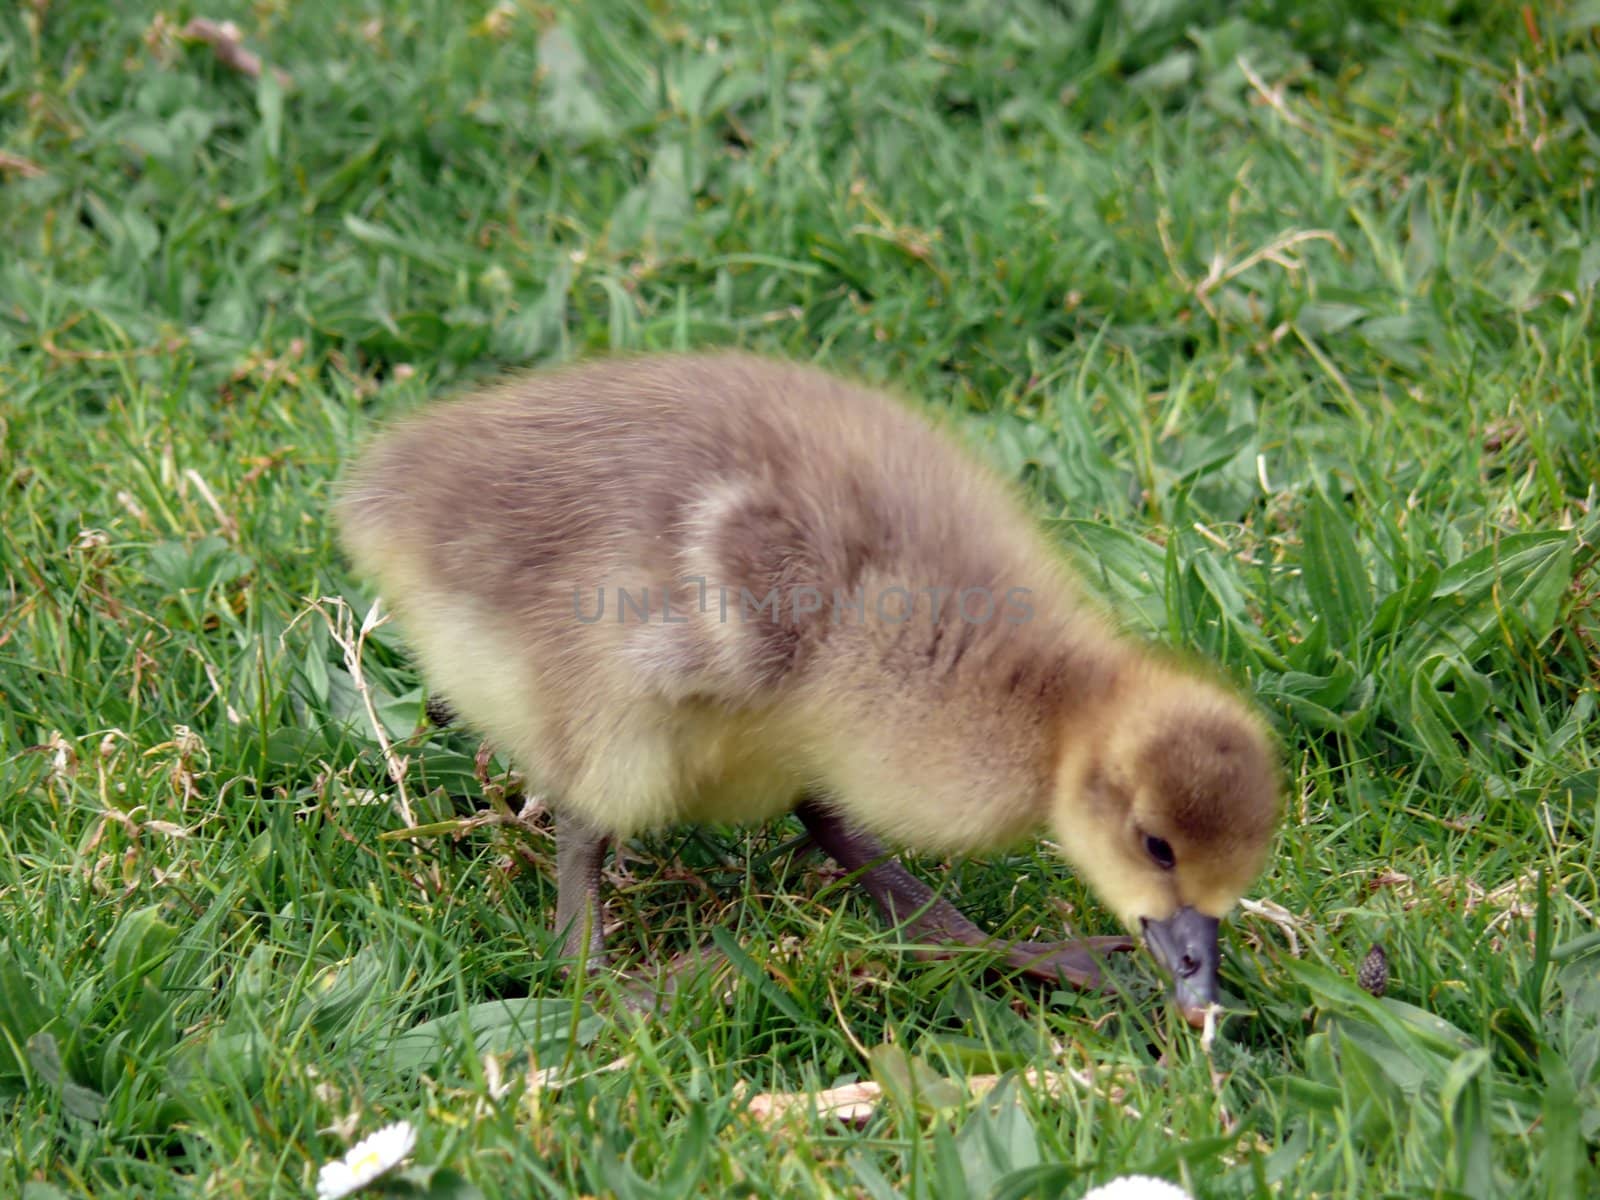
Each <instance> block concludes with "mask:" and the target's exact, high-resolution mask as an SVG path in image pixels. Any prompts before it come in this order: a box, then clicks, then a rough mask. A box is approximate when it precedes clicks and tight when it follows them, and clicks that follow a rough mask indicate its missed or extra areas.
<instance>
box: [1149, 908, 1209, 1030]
mask: <svg viewBox="0 0 1600 1200" xmlns="http://www.w3.org/2000/svg"><path fill="white" fill-rule="evenodd" d="M1139 924H1140V925H1141V926H1142V927H1143V929H1144V940H1145V942H1146V944H1147V945H1149V947H1150V952H1151V953H1152V954H1154V955H1155V956H1156V961H1157V962H1159V963H1160V964H1161V965H1162V967H1164V968H1165V969H1166V971H1167V973H1168V974H1169V975H1171V976H1172V999H1173V1000H1174V1002H1176V1004H1177V1006H1178V1010H1179V1011H1180V1012H1182V1013H1183V1017H1184V1020H1186V1021H1188V1022H1189V1024H1191V1025H1196V1026H1198V1025H1201V1024H1203V1023H1204V1021H1205V1012H1206V1008H1207V1006H1208V1005H1211V1004H1215V1003H1216V1001H1217V966H1218V963H1219V962H1220V960H1221V950H1220V949H1219V947H1218V946H1217V930H1218V928H1219V926H1220V925H1221V922H1220V921H1218V920H1217V918H1216V917H1208V916H1205V915H1204V914H1202V913H1199V912H1196V911H1195V910H1194V909H1192V908H1187V907H1185V908H1180V909H1179V910H1178V911H1177V912H1175V913H1173V914H1172V915H1171V916H1170V917H1168V918H1167V919H1166V920H1165V921H1152V920H1150V919H1149V918H1148V917H1143V918H1141V919H1140V921H1139Z"/></svg>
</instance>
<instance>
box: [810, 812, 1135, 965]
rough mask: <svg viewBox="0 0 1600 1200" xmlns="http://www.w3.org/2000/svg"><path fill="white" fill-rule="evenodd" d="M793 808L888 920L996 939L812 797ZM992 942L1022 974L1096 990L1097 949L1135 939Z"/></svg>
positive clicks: (921, 933) (963, 942) (920, 930)
mask: <svg viewBox="0 0 1600 1200" xmlns="http://www.w3.org/2000/svg"><path fill="white" fill-rule="evenodd" d="M795 811H796V815H797V816H799V818H800V820H801V822H802V823H804V825H805V827H806V830H807V831H808V832H809V833H810V834H811V838H812V840H813V841H814V842H816V844H817V845H818V846H819V847H821V848H822V850H823V851H824V852H825V853H827V854H828V856H829V857H830V858H832V859H833V860H834V861H835V862H837V863H838V864H839V865H840V866H841V867H844V868H845V869H846V870H847V871H853V872H857V873H858V878H859V882H860V883H861V885H862V886H863V887H864V888H866V889H867V892H868V894H869V895H871V897H872V899H873V901H874V902H875V903H876V904H877V906H878V909H879V911H880V912H881V913H882V914H883V916H884V918H885V919H886V920H887V921H888V922H889V924H890V925H893V926H896V927H899V928H901V929H903V930H904V931H905V932H906V933H907V934H908V935H911V936H914V937H916V938H919V939H921V940H924V941H928V942H932V943H935V944H941V943H942V944H944V945H947V946H948V945H956V946H994V945H995V943H994V939H993V937H992V935H990V934H987V933H985V932H984V931H983V930H982V929H980V928H978V926H977V925H975V924H973V922H972V921H971V920H970V919H969V918H968V917H967V916H966V914H964V913H963V912H962V911H961V910H960V909H958V908H957V907H956V906H955V905H953V904H951V903H950V902H949V901H948V900H944V899H941V898H940V897H939V896H938V895H937V894H935V892H934V891H933V889H932V888H930V887H928V885H927V884H925V883H923V882H922V881H921V880H920V879H918V878H917V877H916V876H915V875H913V874H911V872H910V871H907V870H906V869H905V867H904V866H902V865H901V863H900V862H899V860H898V859H896V858H894V857H893V856H892V855H891V854H890V853H889V851H888V849H887V848H886V847H885V846H884V845H883V844H882V843H881V842H879V841H878V840H877V839H876V838H874V837H872V836H871V835H870V834H867V833H863V832H862V831H860V830H858V829H852V828H851V827H850V826H849V825H847V824H846V823H845V822H844V821H843V820H842V819H841V818H840V817H839V816H838V815H836V814H835V813H832V812H830V811H828V809H827V808H825V807H824V806H823V805H821V804H819V803H818V802H817V801H815V800H805V801H802V802H801V804H800V806H799V808H797V809H796V810H795ZM996 948H997V949H1001V950H1002V951H1003V953H1004V960H1005V963H1006V965H1007V966H1009V967H1013V968H1015V969H1016V970H1019V971H1022V972H1024V973H1025V974H1028V975H1031V976H1033V977H1035V978H1037V979H1042V980H1045V981H1047V982H1050V983H1056V982H1059V981H1061V980H1065V981H1066V982H1068V983H1071V984H1073V985H1074V986H1076V987H1080V988H1083V989H1086V990H1096V989H1099V988H1101V987H1102V986H1103V981H1102V978H1101V973H1100V955H1102V954H1105V953H1109V952H1113V951H1121V950H1132V949H1133V948H1134V943H1133V941H1132V939H1130V938H1126V937H1095V938H1084V939H1080V940H1078V941H1072V942H1056V943H1050V942H1012V943H1011V944H1010V945H1008V946H1002V947H996ZM937 953H938V952H937V951H936V952H934V955H932V956H937Z"/></svg>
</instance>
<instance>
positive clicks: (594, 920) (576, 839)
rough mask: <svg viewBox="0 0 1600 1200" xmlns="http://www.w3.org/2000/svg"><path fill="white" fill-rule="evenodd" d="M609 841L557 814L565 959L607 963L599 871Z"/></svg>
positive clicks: (559, 919)
mask: <svg viewBox="0 0 1600 1200" xmlns="http://www.w3.org/2000/svg"><path fill="white" fill-rule="evenodd" d="M609 841H610V839H608V838H607V837H606V835H605V834H603V833H600V832H599V831H597V830H595V829H591V828H590V827H589V826H588V825H586V824H584V823H583V822H582V821H580V820H579V819H578V818H576V817H573V816H569V815H567V814H565V813H562V812H559V811H558V812H557V813H556V926H555V932H556V933H557V935H559V936H560V938H561V954H562V957H563V958H574V959H587V960H588V965H589V966H590V967H591V968H594V967H601V966H604V965H605V961H606V945H605V935H604V934H603V933H602V932H601V929H600V868H601V866H602V865H603V864H604V863H605V860H606V849H607V847H608V845H609Z"/></svg>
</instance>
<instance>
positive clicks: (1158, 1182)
mask: <svg viewBox="0 0 1600 1200" xmlns="http://www.w3.org/2000/svg"><path fill="white" fill-rule="evenodd" d="M1083 1200H1190V1197H1189V1193H1188V1192H1186V1191H1184V1190H1183V1189H1182V1188H1181V1187H1179V1186H1178V1185H1177V1184H1175V1183H1168V1182H1167V1181H1166V1180H1165V1179H1156V1178H1154V1177H1153V1176H1150V1175H1124V1176H1122V1177H1121V1178H1120V1179H1113V1180H1112V1181H1111V1182H1110V1183H1102V1184H1101V1185H1100V1186H1099V1187H1097V1188H1094V1189H1093V1190H1092V1191H1090V1192H1088V1193H1087V1194H1086V1195H1085V1196H1084V1198H1083Z"/></svg>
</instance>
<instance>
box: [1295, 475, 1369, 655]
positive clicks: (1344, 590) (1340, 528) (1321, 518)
mask: <svg viewBox="0 0 1600 1200" xmlns="http://www.w3.org/2000/svg"><path fill="white" fill-rule="evenodd" d="M1301 534H1302V537H1303V538H1304V553H1303V554H1302V556H1301V559H1300V568H1301V573H1302V575H1303V577H1304V579H1305V585H1306V593H1307V595H1308V596H1309V598H1310V600H1311V603H1312V605H1313V606H1314V607H1315V609H1316V612H1317V615H1318V616H1320V617H1321V618H1322V619H1323V621H1325V622H1326V623H1327V626H1328V639H1329V641H1330V642H1331V643H1332V645H1333V647H1334V649H1336V650H1339V651H1342V652H1344V653H1346V654H1353V652H1354V650H1355V647H1356V643H1357V640H1358V638H1359V635H1360V633H1361V630H1362V629H1363V628H1364V627H1365V626H1366V623H1367V618H1368V616H1369V615H1370V614H1371V612H1372V583H1371V580H1370V579H1368V577H1367V568H1366V565H1365V564H1364V563H1363V562H1362V561H1361V555H1360V553H1359V552H1358V551H1357V550H1356V543H1355V539H1354V538H1353V537H1352V536H1351V533H1350V518H1349V517H1348V516H1346V515H1345V514H1343V513H1341V512H1339V511H1338V510H1336V509H1335V508H1334V507H1333V506H1332V505H1331V504H1329V503H1328V502H1327V500H1325V499H1323V498H1322V497H1321V496H1317V497H1314V498H1313V499H1312V500H1311V502H1310V504H1309V505H1308V506H1307V508H1306V513H1305V520H1304V521H1303V522H1302V524H1301Z"/></svg>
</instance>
